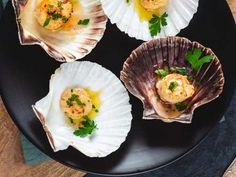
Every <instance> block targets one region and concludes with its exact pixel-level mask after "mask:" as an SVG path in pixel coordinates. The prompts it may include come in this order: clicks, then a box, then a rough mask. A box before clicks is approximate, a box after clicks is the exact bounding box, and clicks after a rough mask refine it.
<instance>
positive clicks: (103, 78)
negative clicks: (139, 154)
mask: <svg viewBox="0 0 236 177" xmlns="http://www.w3.org/2000/svg"><path fill="white" fill-rule="evenodd" d="M71 87H72V88H73V87H80V88H90V89H91V90H94V91H100V92H101V95H100V100H101V107H100V109H99V114H98V115H97V116H96V117H95V119H94V121H95V123H96V124H97V128H98V129H97V130H96V131H95V132H94V133H93V134H92V135H91V136H89V137H84V138H81V137H78V136H75V135H73V131H74V129H73V128H72V127H70V126H69V125H67V123H66V120H65V117H64V113H63V112H62V110H61V109H60V105H59V102H60V97H61V94H62V92H63V91H64V90H65V89H67V88H71ZM33 110H34V112H35V114H36V115H37V117H38V118H39V120H40V122H41V123H42V125H43V128H44V130H45V132H46V134H47V137H48V140H49V142H50V144H51V147H52V148H53V150H54V151H59V150H65V149H67V148H68V146H73V147H74V148H76V149H77V150H79V151H80V152H82V153H83V154H85V155H86V156H89V157H105V156H107V155H109V154H110V153H112V152H114V151H116V150H117V149H118V148H119V147H120V145H121V144H122V143H123V142H124V141H125V140H126V137H127V134H128V132H129V131H130V127H131V120H132V115H131V105H130V104H129V96H128V93H127V91H126V89H125V87H124V86H123V85H122V83H121V81H120V80H119V79H118V78H117V77H116V76H115V75H114V74H113V73H112V72H110V71H109V70H107V69H105V68H103V67H102V66H100V65H98V64H95V63H91V62H73V63H66V64H62V65H61V67H60V68H59V69H57V70H56V71H55V74H54V75H52V77H51V80H50V88H49V93H48V95H47V96H46V97H44V98H43V99H41V100H39V101H37V102H36V104H35V105H34V106H33Z"/></svg>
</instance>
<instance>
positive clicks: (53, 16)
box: [52, 13, 62, 20]
mask: <svg viewBox="0 0 236 177" xmlns="http://www.w3.org/2000/svg"><path fill="white" fill-rule="evenodd" d="M61 17H62V15H61V14H58V13H54V14H52V19H53V20H58V19H59V18H61Z"/></svg>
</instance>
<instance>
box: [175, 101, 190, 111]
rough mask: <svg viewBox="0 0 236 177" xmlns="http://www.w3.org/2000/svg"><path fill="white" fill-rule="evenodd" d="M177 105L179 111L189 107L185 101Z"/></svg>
mask: <svg viewBox="0 0 236 177" xmlns="http://www.w3.org/2000/svg"><path fill="white" fill-rule="evenodd" d="M175 107H176V109H177V110H178V111H183V110H185V109H186V108H187V105H186V104H185V103H183V102H179V103H176V104H175Z"/></svg>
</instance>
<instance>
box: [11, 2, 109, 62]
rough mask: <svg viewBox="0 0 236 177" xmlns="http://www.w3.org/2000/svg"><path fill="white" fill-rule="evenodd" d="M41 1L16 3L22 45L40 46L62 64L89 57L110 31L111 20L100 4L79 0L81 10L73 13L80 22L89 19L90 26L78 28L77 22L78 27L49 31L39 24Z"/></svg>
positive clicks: (15, 8)
mask: <svg viewBox="0 0 236 177" xmlns="http://www.w3.org/2000/svg"><path fill="white" fill-rule="evenodd" d="M41 1H42V0H12V4H13V8H14V10H15V14H16V23H17V26H18V35H19V40H20V43H21V44H22V45H35V44H37V45H40V46H41V47H42V48H43V49H44V50H45V51H46V52H47V53H48V54H49V55H50V56H51V57H53V58H55V59H56V60H58V61H60V62H70V61H74V60H77V59H81V58H83V57H84V56H85V55H87V54H89V53H90V52H91V51H92V49H93V48H94V47H95V46H96V44H97V43H98V42H99V41H100V39H101V38H102V36H103V34H104V31H105V29H106V22H107V17H106V15H105V14H104V12H103V9H102V6H101V3H100V0H77V1H78V3H79V4H80V5H79V6H80V9H79V10H73V12H72V16H73V15H74V17H75V18H77V17H78V20H80V19H87V18H88V19H90V22H89V24H88V25H86V26H83V25H81V28H78V25H77V22H78V21H77V20H76V21H75V23H74V26H72V27H70V28H67V29H65V28H62V29H60V30H57V31H50V30H47V29H45V28H43V27H42V26H40V25H39V24H38V22H37V20H36V14H35V11H36V7H37V5H38V4H39V3H40V2H41ZM73 1H76V0H73ZM81 8H82V9H83V10H81ZM82 12H83V14H82V15H81V16H80V13H82ZM76 25H77V26H76Z"/></svg>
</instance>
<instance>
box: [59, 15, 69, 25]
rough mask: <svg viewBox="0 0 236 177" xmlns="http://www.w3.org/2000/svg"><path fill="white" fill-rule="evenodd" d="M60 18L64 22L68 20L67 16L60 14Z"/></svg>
mask: <svg viewBox="0 0 236 177" xmlns="http://www.w3.org/2000/svg"><path fill="white" fill-rule="evenodd" d="M61 19H62V21H63V22H64V23H66V22H67V21H68V20H69V19H68V18H66V17H64V16H62V17H61Z"/></svg>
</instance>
